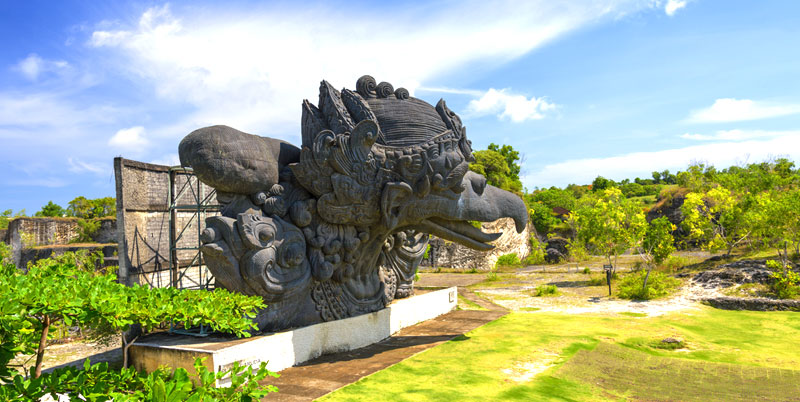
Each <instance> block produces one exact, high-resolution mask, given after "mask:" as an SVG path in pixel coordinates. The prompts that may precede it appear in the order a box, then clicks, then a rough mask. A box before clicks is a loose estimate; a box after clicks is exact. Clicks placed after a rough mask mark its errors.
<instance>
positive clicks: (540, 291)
mask: <svg viewBox="0 0 800 402" xmlns="http://www.w3.org/2000/svg"><path fill="white" fill-rule="evenodd" d="M558 294H559V293H558V286H556V285H539V286H537V287H536V289H534V290H533V296H534V297H545V296H558Z"/></svg>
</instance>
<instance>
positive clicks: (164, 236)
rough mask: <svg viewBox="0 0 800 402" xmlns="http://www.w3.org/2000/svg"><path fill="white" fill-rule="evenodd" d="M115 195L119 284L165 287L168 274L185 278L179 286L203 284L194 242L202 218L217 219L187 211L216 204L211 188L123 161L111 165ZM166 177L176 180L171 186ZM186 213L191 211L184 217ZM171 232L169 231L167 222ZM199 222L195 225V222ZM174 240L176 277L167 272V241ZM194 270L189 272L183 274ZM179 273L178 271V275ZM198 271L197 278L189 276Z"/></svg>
mask: <svg viewBox="0 0 800 402" xmlns="http://www.w3.org/2000/svg"><path fill="white" fill-rule="evenodd" d="M114 174H115V176H116V190H117V220H118V221H119V222H120V225H119V226H120V230H119V231H118V242H119V244H120V252H119V255H120V259H119V260H120V261H119V263H120V270H119V274H120V279H121V280H124V281H125V282H126V283H148V284H150V285H152V286H166V285H169V284H170V283H171V280H172V276H173V274H175V275H177V276H181V275H184V274H185V275H187V276H186V278H185V279H186V281H185V283H183V284H179V286H183V287H194V286H199V285H200V282H203V278H200V276H201V275H202V274H203V273H202V272H201V271H204V269H200V268H201V267H200V266H199V265H200V264H197V261H198V260H197V259H198V258H200V257H199V256H198V251H197V250H196V249H192V250H188V248H196V247H197V246H198V241H199V240H198V236H199V234H200V232H201V231H202V230H203V229H205V218H206V217H207V216H213V215H215V214H216V212H214V210H213V209H212V210H211V211H209V212H205V211H199V212H198V210H197V208H196V207H195V208H189V206H190V205H196V204H198V202H197V201H198V199H201V200H203V199H205V200H206V201H208V202H209V203H210V204H215V203H216V197H214V196H213V188H211V187H208V186H206V185H205V184H202V183H200V184H199V187H198V184H197V179H196V178H195V177H194V175H192V174H191V173H182V172H180V171H175V170H172V171H171V170H170V167H169V166H163V165H154V164H150V163H143V162H137V161H132V160H128V159H123V158H115V159H114ZM170 175H173V176H174V177H175V180H174V186H170ZM173 191H174V193H175V194H174V197H175V202H174V205H176V206H183V207H186V208H183V210H180V209H173V210H170V200H171V198H173V195H172V194H171V193H172V192H173ZM188 209H192V210H191V211H189V210H188ZM171 216H172V217H173V218H174V223H175V224H174V227H172V228H171V227H170V217H171ZM198 216H199V219H198ZM171 237H173V238H175V239H178V240H177V242H176V246H177V247H176V248H179V249H183V250H176V255H177V266H178V267H179V269H178V271H176V272H170V270H169V267H170V261H169V259H170V238H171ZM189 266H193V267H194V268H196V269H194V270H193V272H188V271H186V268H187V267H189ZM181 270H183V271H181ZM194 271H197V272H194Z"/></svg>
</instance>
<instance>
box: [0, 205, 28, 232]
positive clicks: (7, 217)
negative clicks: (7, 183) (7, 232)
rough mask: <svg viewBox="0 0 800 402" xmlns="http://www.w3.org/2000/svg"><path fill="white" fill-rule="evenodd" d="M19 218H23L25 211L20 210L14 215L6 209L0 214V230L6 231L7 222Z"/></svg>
mask: <svg viewBox="0 0 800 402" xmlns="http://www.w3.org/2000/svg"><path fill="white" fill-rule="evenodd" d="M19 216H25V210H24V209H21V210H19V211H17V212H16V213H14V211H13V210H11V209H7V210H5V211H3V212H2V213H0V229H8V222H10V221H11V219H12V218H16V217H19Z"/></svg>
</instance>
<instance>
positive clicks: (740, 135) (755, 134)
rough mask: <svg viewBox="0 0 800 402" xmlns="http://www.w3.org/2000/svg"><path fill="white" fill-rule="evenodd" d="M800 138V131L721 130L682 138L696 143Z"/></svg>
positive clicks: (686, 135) (686, 134)
mask: <svg viewBox="0 0 800 402" xmlns="http://www.w3.org/2000/svg"><path fill="white" fill-rule="evenodd" d="M788 135H794V136H800V130H786V131H766V130H739V129H735V130H720V131H717V132H716V133H715V134H712V135H706V134H691V133H685V134H683V135H681V138H685V139H687V140H696V141H744V140H751V139H756V138H771V137H780V136H788Z"/></svg>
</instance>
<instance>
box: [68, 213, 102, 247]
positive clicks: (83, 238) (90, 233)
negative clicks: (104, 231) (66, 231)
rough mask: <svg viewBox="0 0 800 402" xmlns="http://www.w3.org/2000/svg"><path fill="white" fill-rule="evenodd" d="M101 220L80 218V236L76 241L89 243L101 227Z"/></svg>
mask: <svg viewBox="0 0 800 402" xmlns="http://www.w3.org/2000/svg"><path fill="white" fill-rule="evenodd" d="M100 224H101V221H100V220H98V219H78V237H77V238H76V239H75V240H74V242H75V243H89V242H92V241H93V237H94V235H95V234H96V233H97V231H98V230H99V229H100Z"/></svg>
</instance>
